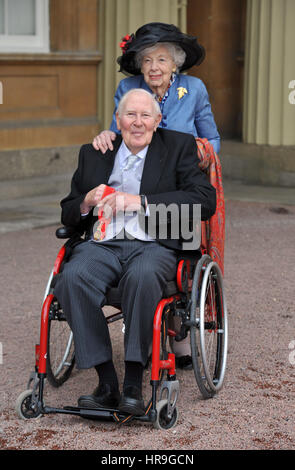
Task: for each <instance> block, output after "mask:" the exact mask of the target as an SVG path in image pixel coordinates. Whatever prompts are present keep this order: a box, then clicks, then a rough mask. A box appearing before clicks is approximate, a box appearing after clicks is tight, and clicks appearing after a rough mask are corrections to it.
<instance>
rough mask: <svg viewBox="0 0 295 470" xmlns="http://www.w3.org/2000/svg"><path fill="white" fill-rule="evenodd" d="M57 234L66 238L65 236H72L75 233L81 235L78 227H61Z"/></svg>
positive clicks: (61, 237)
mask: <svg viewBox="0 0 295 470" xmlns="http://www.w3.org/2000/svg"><path fill="white" fill-rule="evenodd" d="M55 235H56V237H57V238H60V239H64V238H71V237H72V236H73V235H79V233H78V232H77V229H76V228H75V227H65V226H64V227H59V228H58V229H57V230H56V232H55Z"/></svg>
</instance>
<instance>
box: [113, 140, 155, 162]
mask: <svg viewBox="0 0 295 470" xmlns="http://www.w3.org/2000/svg"><path fill="white" fill-rule="evenodd" d="M148 148H149V146H148V145H147V146H146V147H144V148H143V149H142V150H140V152H138V153H137V154H136V155H137V156H138V157H139V158H141V159H143V158H145V156H146V154H147V151H148ZM119 151H120V155H121V157H122V159H123V161H124V160H125V159H126V158H127V157H129V155H133V154H132V153H131V152H130V150H129V148H128V147H127V146H126V144H125V142H124V140H122V143H121V146H120V149H119Z"/></svg>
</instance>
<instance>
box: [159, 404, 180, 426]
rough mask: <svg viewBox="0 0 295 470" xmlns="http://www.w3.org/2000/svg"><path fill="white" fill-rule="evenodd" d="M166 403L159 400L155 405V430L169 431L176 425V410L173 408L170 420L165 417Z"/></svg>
mask: <svg viewBox="0 0 295 470" xmlns="http://www.w3.org/2000/svg"><path fill="white" fill-rule="evenodd" d="M167 405H168V401H167V400H160V401H159V402H158V403H157V405H156V408H157V419H156V421H155V422H154V427H155V428H156V429H163V430H166V429H170V428H173V426H175V425H176V423H177V420H178V411H177V408H176V407H175V408H174V410H173V413H172V416H171V418H169V417H168V415H167V409H168V407H167Z"/></svg>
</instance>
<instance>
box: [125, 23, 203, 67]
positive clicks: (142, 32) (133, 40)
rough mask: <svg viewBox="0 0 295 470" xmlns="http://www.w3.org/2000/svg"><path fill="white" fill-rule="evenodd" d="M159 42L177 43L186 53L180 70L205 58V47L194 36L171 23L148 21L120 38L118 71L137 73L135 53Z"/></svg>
mask: <svg viewBox="0 0 295 470" xmlns="http://www.w3.org/2000/svg"><path fill="white" fill-rule="evenodd" d="M161 42H173V43H175V44H178V45H179V46H180V47H181V48H182V49H183V50H184V52H185V53H186V58H185V62H184V64H183V65H182V67H181V68H180V72H183V71H184V70H187V69H189V68H191V67H192V66H193V65H199V64H200V63H201V62H203V60H204V58H205V49H204V47H203V46H201V45H200V44H199V43H198V41H197V38H195V37H194V36H189V35H188V34H184V33H182V32H181V31H180V29H179V28H177V27H176V26H174V25H173V24H166V23H148V24H145V25H143V26H141V27H140V28H139V29H138V30H137V31H136V33H135V34H131V35H127V36H125V37H124V38H122V42H121V43H120V47H121V49H122V52H123V53H122V55H121V56H120V57H118V59H117V62H118V64H119V65H120V72H123V73H124V72H127V73H128V74H131V75H139V74H140V73H141V71H140V69H139V68H138V65H137V64H136V60H135V56H136V53H137V52H139V51H141V50H142V49H145V48H146V47H151V46H154V45H155V44H157V43H161Z"/></svg>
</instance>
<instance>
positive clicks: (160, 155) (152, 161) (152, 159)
mask: <svg viewBox="0 0 295 470" xmlns="http://www.w3.org/2000/svg"><path fill="white" fill-rule="evenodd" d="M167 155H168V150H167V148H166V147H165V145H164V144H163V142H162V139H161V137H160V136H159V134H157V133H154V135H153V139H152V141H151V143H150V145H149V149H148V152H147V154H146V158H145V164H144V168H143V173H142V179H141V185H140V194H152V193H154V192H155V191H156V189H157V186H158V183H159V180H160V177H161V174H162V172H163V170H164V168H165V162H166V158H167Z"/></svg>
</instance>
